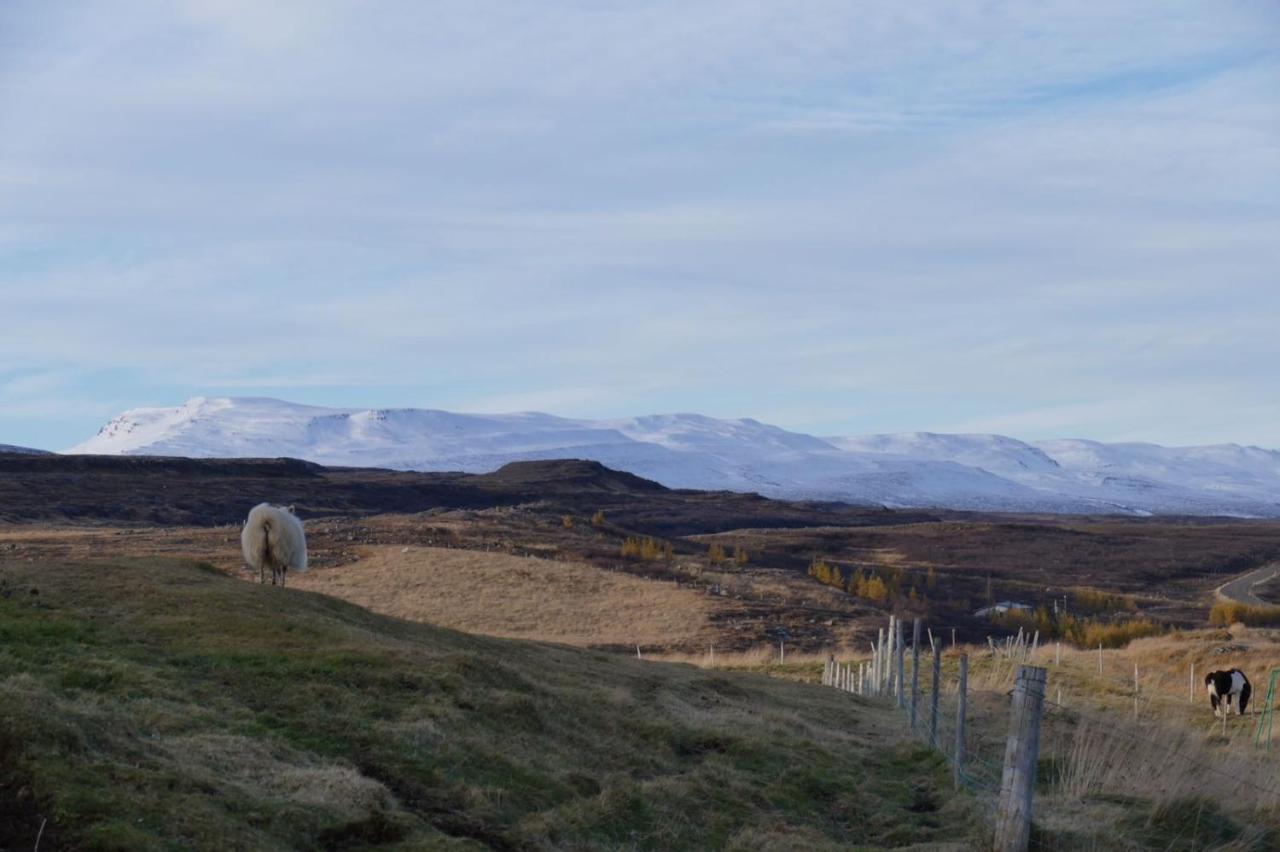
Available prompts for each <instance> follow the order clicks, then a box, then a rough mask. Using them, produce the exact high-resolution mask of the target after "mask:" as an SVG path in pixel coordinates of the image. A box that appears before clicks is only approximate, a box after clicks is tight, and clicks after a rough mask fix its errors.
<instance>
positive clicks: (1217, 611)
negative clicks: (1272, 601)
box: [1209, 601, 1280, 627]
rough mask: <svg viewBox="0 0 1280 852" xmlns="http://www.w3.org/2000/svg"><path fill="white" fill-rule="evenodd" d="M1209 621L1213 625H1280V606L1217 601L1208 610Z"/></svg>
mask: <svg viewBox="0 0 1280 852" xmlns="http://www.w3.org/2000/svg"><path fill="white" fill-rule="evenodd" d="M1209 623H1210V624H1212V625H1213V626H1214V627H1229V626H1230V625H1232V624H1236V623H1240V624H1247V625H1249V626H1250V627H1276V626H1280V606H1249V605H1248V604H1242V603H1239V602H1238V601H1218V602H1217V603H1216V604H1214V605H1213V609H1211V610H1209Z"/></svg>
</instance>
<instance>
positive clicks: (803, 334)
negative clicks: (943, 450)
mask: <svg viewBox="0 0 1280 852" xmlns="http://www.w3.org/2000/svg"><path fill="white" fill-rule="evenodd" d="M1278 93H1280V4H1276V3H1275V2H1273V0H1258V2H1230V0H1204V2H1183V0H1133V2H1127V3H1112V2H1080V0H1045V2H1037V3H1026V2H1016V1H1015V2H1001V0H989V2H929V0H921V2H916V3H902V2H897V0H893V2H890V0H885V2H857V0H838V2H825V0H807V2H801V3H777V2H758V1H757V0H723V2H721V0H674V2H661V0H659V1H658V2H646V3H635V2H610V1H609V0H596V1H595V2H559V0H546V2H539V3H535V4H528V3H515V2H508V3H492V2H487V0H460V2H429V0H412V2H393V0H386V2H379V3H376V4H369V3H354V2H353V3H337V2H325V0H298V2H288V0H278V2H272V3H269V4H267V3H259V2H256V0H227V2H214V0H157V2H142V0H111V2H93V0H85V2H76V3H48V2H44V0H6V2H4V3H0V443H14V444H22V445H28V446H36V447H44V448H49V449H61V448H65V447H68V446H70V445H72V444H75V443H78V442H79V441H81V440H83V439H85V438H87V437H89V436H90V435H92V434H93V433H94V432H95V431H96V430H97V428H98V427H99V426H100V425H102V423H104V422H105V421H106V420H107V419H108V418H110V417H111V416H113V415H115V414H117V413H119V412H121V411H123V410H125V409H128V408H132V407H136V406H144V405H177V404H180V403H181V402H183V401H184V400H186V399H187V398H189V397H192V396H222V395H235V396H275V397H280V398H283V399H289V400H293V401H296V402H305V403H312V404H319V405H334V406H344V407H375V406H376V407H393V406H415V407H430V408H444V409H450V410H455V411H476V412H498V411H519V410H539V411H547V412H551V413H555V414H561V415H566V416H577V417H605V416H625V415H634V414H642V413H656V412H677V411H695V412H699V413H703V414H707V415H711V416H719V417H754V418H757V419H760V420H763V421H766V422H770V423H775V424H778V425H781V426H784V427H787V428H791V429H797V430H801V431H806V432H810V433H813V434H819V435H841V434H859V433H869V432H897V431H920V430H928V431H946V432H1000V433H1003V434H1009V435H1013V436H1016V437H1019V438H1024V439H1041V438H1051V437H1089V438H1095V439H1099V440H1147V441H1156V442H1160V443H1166V444H1196V443H1216V442H1226V441H1236V442H1240V443H1249V444H1258V445H1262V446H1268V447H1280V376H1278V375H1277V369H1276V365H1277V364H1280V334H1278V333H1277V325H1278V324H1280V97H1278Z"/></svg>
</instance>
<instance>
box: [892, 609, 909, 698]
mask: <svg viewBox="0 0 1280 852" xmlns="http://www.w3.org/2000/svg"><path fill="white" fill-rule="evenodd" d="M895 624H896V625H897V628H898V635H897V637H896V639H895V641H896V647H897V655H898V659H897V661H896V662H897V665H896V666H894V668H895V669H896V670H897V680H898V709H899V710H901V709H902V705H903V703H904V702H905V700H906V697H907V696H906V690H904V689H903V686H904V685H905V680H904V678H903V675H904V674H905V673H906V668H905V665H904V662H905V661H904V660H903V657H902V650H903V644H904V643H903V641H902V619H901V618H899V619H898V620H897V621H896V622H895Z"/></svg>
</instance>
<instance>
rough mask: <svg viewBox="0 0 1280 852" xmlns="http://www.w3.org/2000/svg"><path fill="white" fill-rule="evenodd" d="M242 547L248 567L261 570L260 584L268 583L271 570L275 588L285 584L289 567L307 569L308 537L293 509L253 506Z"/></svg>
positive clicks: (242, 537)
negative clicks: (268, 571) (269, 570)
mask: <svg viewBox="0 0 1280 852" xmlns="http://www.w3.org/2000/svg"><path fill="white" fill-rule="evenodd" d="M240 548H241V550H243V551H244V559H245V561H246V562H248V563H249V567H250V568H257V569H258V582H259V583H265V582H266V581H267V573H266V572H267V569H268V568H270V569H271V585H273V586H275V585H280V586H283V585H284V575H285V573H286V572H287V571H288V570H289V569H290V568H292V569H294V570H295V571H306V570H307V536H306V533H304V532H303V531H302V521H300V520H298V517H297V515H295V514H294V513H293V507H292V506H272V505H271V504H270V503H259V504H258V505H256V506H254V507H253V508H252V509H251V510H250V511H249V519H248V520H246V521H245V522H244V530H243V531H242V532H241V533H240Z"/></svg>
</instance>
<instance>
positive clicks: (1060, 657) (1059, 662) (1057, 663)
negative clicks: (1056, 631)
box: [1054, 639, 1062, 666]
mask: <svg viewBox="0 0 1280 852" xmlns="http://www.w3.org/2000/svg"><path fill="white" fill-rule="evenodd" d="M1054 665H1055V666H1060V665H1062V640H1061V639H1059V640H1058V656H1057V659H1056V660H1055V661H1054Z"/></svg>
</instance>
